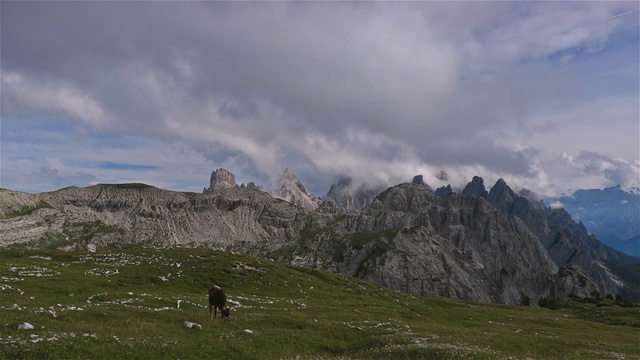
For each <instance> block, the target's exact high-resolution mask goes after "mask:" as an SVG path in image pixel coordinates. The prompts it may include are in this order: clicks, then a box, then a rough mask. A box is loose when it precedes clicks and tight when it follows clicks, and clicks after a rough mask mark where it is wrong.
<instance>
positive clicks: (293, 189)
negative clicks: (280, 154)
mask: <svg viewBox="0 0 640 360" xmlns="http://www.w3.org/2000/svg"><path fill="white" fill-rule="evenodd" d="M270 188H271V191H270V193H271V195H273V196H274V197H277V198H280V199H282V200H285V201H288V202H290V203H292V204H294V205H296V206H297V207H300V208H303V209H306V210H315V209H317V208H318V206H319V200H318V198H317V197H316V196H315V195H313V194H310V193H308V192H307V189H306V188H305V186H304V184H302V181H300V179H298V177H296V176H295V175H294V174H293V173H292V172H291V170H289V168H287V169H285V170H284V173H283V174H282V176H280V178H279V179H278V181H277V182H276V183H275V184H274V185H272V186H270Z"/></svg>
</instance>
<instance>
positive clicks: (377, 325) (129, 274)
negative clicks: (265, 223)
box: [0, 248, 640, 359]
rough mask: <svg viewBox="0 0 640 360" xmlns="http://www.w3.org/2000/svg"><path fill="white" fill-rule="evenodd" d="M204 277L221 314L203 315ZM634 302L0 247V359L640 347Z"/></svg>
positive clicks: (201, 255)
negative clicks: (469, 293)
mask: <svg viewBox="0 0 640 360" xmlns="http://www.w3.org/2000/svg"><path fill="white" fill-rule="evenodd" d="M213 284H218V285H220V286H222V287H223V288H225V290H226V291H227V295H228V299H229V301H230V302H231V304H230V305H232V306H233V307H234V311H232V315H231V318H230V319H214V320H209V313H208V308H207V298H206V293H207V290H208V288H209V287H210V286H211V285H213ZM638 310H639V308H638V307H632V308H617V307H614V306H612V305H611V306H603V307H596V306H595V305H594V306H593V307H590V308H589V307H587V308H585V307H584V306H582V307H580V306H578V307H576V308H571V309H567V308H566V309H560V310H549V309H534V308H527V307H514V306H505V305H496V304H480V303H470V302H462V301H455V300H451V299H445V298H438V297H413V296H411V295H408V294H404V293H400V292H396V291H392V290H389V289H386V288H383V287H379V286H376V285H373V284H370V283H367V282H363V281H360V280H357V279H354V278H350V277H345V276H341V275H337V274H333V273H327V272H320V271H315V270H310V269H305V268H298V267H294V266H289V265H284V264H281V263H277V262H273V261H269V260H265V259H258V258H253V257H249V256H245V255H237V254H228V253H224V252H217V251H213V250H208V249H142V248H134V249H128V250H117V251H110V252H98V253H61V252H52V251H27V250H3V251H2V253H0V357H2V358H6V359H23V358H24V359H164V358H167V359H205V358H208V359H351V358H358V359H419V358H424V359H608V358H613V359H616V358H617V359H622V358H624V359H640V349H639V346H638V345H639V340H640V328H638V327H637V326H638V324H640V319H639V318H640V317H639V313H638ZM609 316H615V321H614V322H612V321H610V320H611V319H608V317H609ZM185 321H188V322H193V323H197V324H200V325H202V329H195V328H187V327H185V325H184V323H185ZM25 322H28V323H30V324H32V325H33V326H34V327H35V328H34V329H32V330H23V329H18V326H19V325H20V324H22V323H25ZM607 322H610V323H618V324H620V323H624V324H626V326H614V325H610V324H606V323H607Z"/></svg>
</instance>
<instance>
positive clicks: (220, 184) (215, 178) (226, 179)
mask: <svg viewBox="0 0 640 360" xmlns="http://www.w3.org/2000/svg"><path fill="white" fill-rule="evenodd" d="M237 186H238V184H236V175H235V174H234V173H232V172H231V171H229V170H227V169H222V168H220V169H217V170H215V171H213V172H211V178H210V180H209V187H208V188H204V190H203V191H202V192H203V193H208V192H211V191H215V190H220V189H228V188H233V187H237Z"/></svg>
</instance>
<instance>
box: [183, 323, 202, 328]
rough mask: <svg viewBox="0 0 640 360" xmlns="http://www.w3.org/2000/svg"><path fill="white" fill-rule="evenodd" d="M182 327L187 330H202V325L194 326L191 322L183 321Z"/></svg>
mask: <svg viewBox="0 0 640 360" xmlns="http://www.w3.org/2000/svg"><path fill="white" fill-rule="evenodd" d="M184 326H185V327H186V328H189V329H197V330H202V325H200V324H196V323H192V322H190V321H185V322H184Z"/></svg>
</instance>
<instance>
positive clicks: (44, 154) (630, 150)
mask: <svg viewBox="0 0 640 360" xmlns="http://www.w3.org/2000/svg"><path fill="white" fill-rule="evenodd" d="M638 8H639V4H638V2H637V1H630V2H612V1H606V2H591V1H589V2H508V1H496V2H485V1H479V2H430V1H424V2H293V1H291V2H289V1H279V2H226V1H224V2H213V1H210V2H154V1H148V2H147V1H142V2H140V1H135V2H134V1H131V2H126V1H117V2H115V1H114V2H109V1H99V2H77V1H70V2H65V1H55V2H31V1H30V2H17V1H16V2H14V1H2V2H1V3H0V17H1V18H0V37H1V39H0V40H1V42H0V77H1V83H0V98H1V103H0V105H1V108H0V110H1V126H0V141H1V143H0V161H1V162H0V187H2V188H7V189H11V190H16V191H24V192H31V193H36V192H44V191H53V190H57V189H60V188H63V187H67V186H90V185H93V184H97V183H126V182H143V183H147V184H150V185H154V186H157V187H160V188H164V189H170V190H176V191H194V192H201V191H202V189H203V188H204V187H206V186H209V176H210V174H211V172H212V171H213V170H215V169H218V168H225V169H227V170H230V171H231V172H233V173H234V174H235V175H236V180H237V182H238V183H248V182H251V181H253V182H255V183H256V184H258V185H263V186H267V185H268V184H270V183H272V182H274V181H276V180H277V179H278V178H279V176H280V175H281V174H282V173H283V171H284V170H285V168H288V169H290V171H292V172H293V173H294V174H296V175H297V176H298V177H299V178H300V179H301V181H302V182H303V183H304V184H305V186H306V187H307V189H308V190H310V192H312V193H314V194H316V195H318V196H323V195H325V194H326V193H327V191H328V189H329V187H330V185H331V184H333V183H335V182H337V180H338V179H341V178H344V177H350V178H352V179H353V180H354V184H365V185H368V186H376V187H378V186H392V185H395V184H398V183H401V182H408V181H411V179H412V178H413V176H414V175H418V174H422V175H423V178H424V181H425V182H426V183H427V184H429V185H430V186H431V187H432V188H434V189H435V188H436V187H439V186H443V185H447V184H451V185H452V186H453V187H454V188H461V187H464V185H465V184H466V183H468V182H469V181H471V179H472V177H473V176H474V175H478V176H481V177H483V178H484V180H485V185H487V187H489V186H491V185H492V184H493V183H495V181H496V180H498V179H499V178H503V179H504V180H505V181H506V182H507V184H509V185H510V186H511V187H512V188H514V189H521V188H527V189H529V190H532V191H534V192H536V193H538V194H539V195H541V196H546V197H548V196H555V195H559V194H570V193H571V192H572V191H574V190H576V189H590V188H604V187H610V186H615V185H621V186H622V187H623V188H629V187H632V186H638V183H639V182H640V160H639V158H640V110H639V109H640V100H639V99H640V97H639V96H640V94H639V82H640V80H639V79H640V75H639V54H640V50H639V43H640V37H639V10H638Z"/></svg>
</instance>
